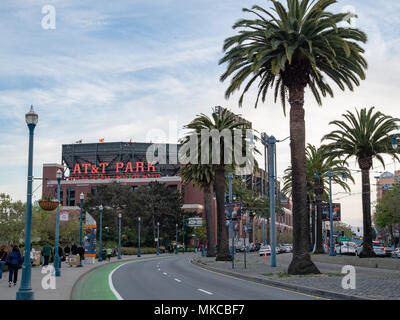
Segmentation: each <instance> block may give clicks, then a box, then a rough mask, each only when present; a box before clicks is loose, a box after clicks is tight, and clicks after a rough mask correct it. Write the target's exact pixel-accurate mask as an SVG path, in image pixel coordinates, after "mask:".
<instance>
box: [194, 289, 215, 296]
mask: <svg viewBox="0 0 400 320" xmlns="http://www.w3.org/2000/svg"><path fill="white" fill-rule="evenodd" d="M197 290H199V291H201V292H204V293H207V294H210V295H211V294H212V292H208V291H206V290H203V289H197Z"/></svg>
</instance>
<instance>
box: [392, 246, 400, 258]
mask: <svg viewBox="0 0 400 320" xmlns="http://www.w3.org/2000/svg"><path fill="white" fill-rule="evenodd" d="M391 256H392V258H400V248H396V249H395V250H393V251H392V254H391Z"/></svg>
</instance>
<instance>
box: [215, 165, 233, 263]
mask: <svg viewBox="0 0 400 320" xmlns="http://www.w3.org/2000/svg"><path fill="white" fill-rule="evenodd" d="M215 195H216V198H217V257H216V259H215V260H216V261H232V257H231V254H230V252H229V239H228V228H227V226H226V216H225V168H224V166H223V165H220V166H217V167H216V169H215Z"/></svg>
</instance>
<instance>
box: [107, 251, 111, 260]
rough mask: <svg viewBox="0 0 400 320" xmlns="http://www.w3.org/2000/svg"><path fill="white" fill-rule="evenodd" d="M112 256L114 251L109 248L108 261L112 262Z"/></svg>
mask: <svg viewBox="0 0 400 320" xmlns="http://www.w3.org/2000/svg"><path fill="white" fill-rule="evenodd" d="M111 255H112V249H111V248H107V258H108V261H111Z"/></svg>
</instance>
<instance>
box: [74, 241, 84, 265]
mask: <svg viewBox="0 0 400 320" xmlns="http://www.w3.org/2000/svg"><path fill="white" fill-rule="evenodd" d="M76 251H77V254H79V258H80V261H81V263H80V267H82V261H83V259H84V258H85V249H83V247H82V246H79V248H77V249H76Z"/></svg>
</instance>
